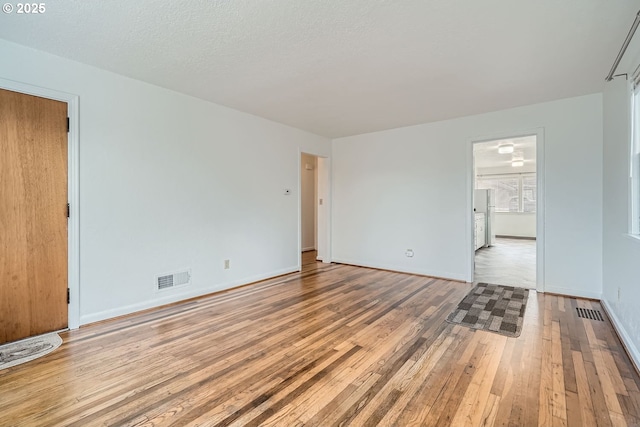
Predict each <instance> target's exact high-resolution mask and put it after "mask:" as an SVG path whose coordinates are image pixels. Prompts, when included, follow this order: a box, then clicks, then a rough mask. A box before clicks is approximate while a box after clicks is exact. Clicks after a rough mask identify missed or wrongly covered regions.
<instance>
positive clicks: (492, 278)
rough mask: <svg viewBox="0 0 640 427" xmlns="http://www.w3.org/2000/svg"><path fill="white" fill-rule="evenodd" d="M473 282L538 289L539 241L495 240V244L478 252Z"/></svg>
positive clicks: (499, 238)
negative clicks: (537, 247) (537, 248)
mask: <svg viewBox="0 0 640 427" xmlns="http://www.w3.org/2000/svg"><path fill="white" fill-rule="evenodd" d="M475 260H476V266H475V274H474V281H475V282H485V283H491V284H494V285H508V286H518V287H521V288H528V289H535V288H536V241H535V240H528V239H512V238H505V237H498V238H496V244H495V245H494V246H490V247H487V248H481V249H478V250H477V251H476V257H475Z"/></svg>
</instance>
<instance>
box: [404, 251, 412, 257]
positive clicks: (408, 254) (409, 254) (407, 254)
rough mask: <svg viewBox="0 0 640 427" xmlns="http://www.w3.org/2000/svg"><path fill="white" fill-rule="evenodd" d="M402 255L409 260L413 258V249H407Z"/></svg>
mask: <svg viewBox="0 0 640 427" xmlns="http://www.w3.org/2000/svg"><path fill="white" fill-rule="evenodd" d="M404 254H405V255H406V256H408V257H409V258H413V249H407V250H406V251H405V253H404Z"/></svg>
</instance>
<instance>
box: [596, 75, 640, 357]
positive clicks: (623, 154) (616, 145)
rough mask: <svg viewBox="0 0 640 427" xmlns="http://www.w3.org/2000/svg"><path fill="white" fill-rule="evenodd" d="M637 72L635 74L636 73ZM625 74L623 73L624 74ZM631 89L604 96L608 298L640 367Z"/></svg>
mask: <svg viewBox="0 0 640 427" xmlns="http://www.w3.org/2000/svg"><path fill="white" fill-rule="evenodd" d="M631 71H633V70H631ZM619 72H622V71H619ZM629 90H630V89H629V88H628V87H627V82H626V81H625V79H624V78H616V79H615V80H614V81H612V82H610V83H607V84H606V86H605V92H604V151H603V154H604V211H603V237H604V249H603V274H604V278H603V295H602V299H603V302H604V303H605V305H606V307H607V308H608V311H609V313H610V314H611V315H612V317H613V320H614V323H616V326H617V329H618V332H619V333H620V335H621V336H622V337H623V339H624V341H625V344H626V345H627V347H628V349H629V352H630V354H631V355H632V357H633V358H634V360H635V363H636V365H637V366H640V352H639V351H638V349H640V314H639V311H638V307H640V290H639V289H638V283H640V240H638V239H635V238H633V237H631V236H629V235H628V234H627V233H628V221H629V178H628V177H629V152H630V146H629V142H630V120H629V118H630V108H629V106H630V104H629V95H628V94H629Z"/></svg>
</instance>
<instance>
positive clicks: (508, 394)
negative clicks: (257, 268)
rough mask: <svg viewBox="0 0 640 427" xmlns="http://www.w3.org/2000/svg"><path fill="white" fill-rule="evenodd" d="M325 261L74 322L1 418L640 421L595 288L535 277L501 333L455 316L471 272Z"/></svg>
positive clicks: (632, 376)
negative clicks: (537, 285) (595, 316)
mask: <svg viewBox="0 0 640 427" xmlns="http://www.w3.org/2000/svg"><path fill="white" fill-rule="evenodd" d="M315 267H316V268H314V269H311V270H308V271H304V272H302V273H297V274H292V275H289V276H283V277H279V278H276V279H272V280H268V281H264V282H260V283H257V284H254V285H250V286H246V287H243V288H239V289H236V290H232V291H228V292H225V293H220V294H217V295H213V296H210V297H206V298H201V299H197V300H191V301H187V302H184V303H181V304H177V305H173V306H170V307H165V308H161V309H157V310H151V311H148V312H144V313H141V314H137V315H132V316H128V317H124V318H120V319H116V320H112V321H106V322H103V323H99V324H95V325H91V326H87V327H83V328H81V329H79V330H75V331H70V332H65V333H63V334H62V338H63V340H64V343H63V345H62V346H61V347H60V348H59V349H58V350H56V351H55V352H53V353H51V354H49V355H47V356H45V357H44V358H41V359H38V360H36V361H33V362H29V363H27V364H24V365H21V366H17V367H13V368H9V369H6V370H3V371H0V425H2V426H83V427H85V426H99V425H110V426H401V427H405V426H420V425H422V426H449V425H452V426H466V425H469V426H480V425H482V426H536V425H540V426H555V425H558V426H636V425H640V393H639V391H638V390H639V389H638V387H639V386H640V378H639V377H638V375H637V374H636V372H635V371H634V370H633V368H632V366H631V364H630V361H629V359H628V357H627V355H626V354H625V353H624V351H623V350H622V347H621V344H620V342H619V341H618V338H617V337H616V335H615V333H614V331H613V330H612V327H611V325H610V323H609V321H608V320H606V319H605V321H604V322H602V321H594V320H584V319H581V318H578V317H576V314H575V313H576V307H587V308H593V309H597V310H602V309H601V307H600V305H599V304H598V303H596V302H591V301H586V300H576V299H572V298H563V297H559V296H552V295H542V294H537V293H536V292H531V293H530V297H529V305H528V307H527V311H526V319H525V323H524V330H523V333H522V335H521V336H520V337H519V338H506V337H504V336H501V335H496V334H492V333H488V332H483V331H473V330H471V329H467V328H465V327H461V326H458V325H451V324H449V323H446V322H445V321H444V319H445V317H446V316H447V315H448V313H449V312H450V311H451V310H452V309H453V308H454V307H455V305H456V304H457V303H458V302H459V300H460V299H461V298H462V297H463V296H464V295H465V294H466V293H467V292H468V290H469V289H470V286H471V285H469V284H465V283H458V282H451V281H446V280H439V279H431V278H428V277H419V276H412V275H408V274H401V273H393V272H388V271H378V270H372V269H367V268H359V267H353V266H345V265H328V264H319V265H317V264H316V265H315Z"/></svg>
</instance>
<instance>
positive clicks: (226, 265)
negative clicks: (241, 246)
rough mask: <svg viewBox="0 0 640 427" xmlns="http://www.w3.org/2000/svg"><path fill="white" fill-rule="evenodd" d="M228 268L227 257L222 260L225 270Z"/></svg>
mask: <svg viewBox="0 0 640 427" xmlns="http://www.w3.org/2000/svg"><path fill="white" fill-rule="evenodd" d="M229 268H230V267H229V260H228V259H225V260H224V269H225V270H228V269H229Z"/></svg>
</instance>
